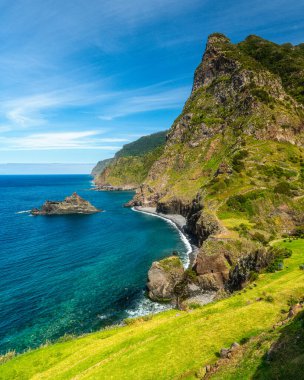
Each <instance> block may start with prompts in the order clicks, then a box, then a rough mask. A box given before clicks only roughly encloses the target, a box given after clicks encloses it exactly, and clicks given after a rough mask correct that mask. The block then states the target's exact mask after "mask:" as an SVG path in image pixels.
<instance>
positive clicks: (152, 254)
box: [0, 175, 187, 353]
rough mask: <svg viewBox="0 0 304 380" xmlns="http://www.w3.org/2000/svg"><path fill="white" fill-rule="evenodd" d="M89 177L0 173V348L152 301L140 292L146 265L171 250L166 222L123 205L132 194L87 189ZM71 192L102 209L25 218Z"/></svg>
mask: <svg viewBox="0 0 304 380" xmlns="http://www.w3.org/2000/svg"><path fill="white" fill-rule="evenodd" d="M90 187H91V177H89V176H84V175H70V176H0V199H1V203H0V273H1V276H0V352H1V353H3V352H6V351H7V350H13V349H15V350H17V351H22V350H25V349H27V348H28V347H37V346H39V345H41V344H42V343H44V342H46V341H47V340H55V339H57V338H58V337H60V336H62V335H64V334H65V333H68V334H81V333H85V332H89V331H94V330H97V329H99V328H102V327H104V326H106V325H111V324H113V323H119V322H120V321H121V320H122V319H124V318H126V317H129V316H135V315H140V314H144V313H147V312H149V311H155V310H157V309H158V308H159V307H160V306H157V305H155V304H153V303H152V302H150V301H148V300H147V299H146V298H145V296H144V291H145V283H146V277H147V271H148V269H149V267H150V265H151V263H152V262H153V261H154V260H158V259H161V258H163V257H165V256H168V255H169V254H170V253H171V252H172V251H173V250H177V251H178V252H180V254H181V256H184V257H185V255H186V250H187V249H186V247H185V245H184V243H183V242H182V241H181V239H180V235H179V233H178V231H177V230H176V229H175V228H174V227H173V226H172V225H170V224H168V223H167V222H166V221H164V220H162V219H159V218H155V217H153V216H149V215H145V214H142V213H138V212H133V211H132V210H130V209H126V208H123V207H122V205H123V203H125V202H126V201H128V200H129V199H130V198H131V197H132V195H133V193H132V192H95V191H89V188H90ZM73 191H77V193H78V194H79V195H81V196H83V197H84V198H85V199H87V200H89V201H90V202H91V203H92V204H94V205H95V206H96V207H98V208H102V209H103V210H105V211H104V212H102V213H99V214H94V215H64V216H63V215H60V216H49V217H43V216H37V217H33V216H30V215H29V213H28V212H27V211H28V210H30V209H31V208H33V207H37V206H40V205H42V203H43V202H44V201H45V200H47V199H49V200H61V199H63V198H64V197H66V196H67V195H70V194H71V193H72V192H73Z"/></svg>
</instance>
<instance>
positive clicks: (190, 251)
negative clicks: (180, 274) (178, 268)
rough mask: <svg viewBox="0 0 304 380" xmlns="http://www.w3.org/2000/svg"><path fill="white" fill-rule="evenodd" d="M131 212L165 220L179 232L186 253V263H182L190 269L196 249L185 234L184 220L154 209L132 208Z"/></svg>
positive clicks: (181, 217) (178, 215)
mask: <svg viewBox="0 0 304 380" xmlns="http://www.w3.org/2000/svg"><path fill="white" fill-rule="evenodd" d="M132 210H133V211H135V212H141V213H143V214H147V215H151V216H154V217H157V218H160V219H163V220H165V221H166V222H167V223H170V224H171V225H173V226H174V227H175V228H176V229H177V230H178V232H179V235H180V237H181V239H182V241H183V243H184V245H185V247H186V248H187V252H186V255H187V256H186V262H184V267H185V268H186V269H187V268H190V267H191V266H192V265H193V263H194V260H195V258H196V255H197V251H198V247H197V246H196V245H193V244H191V242H190V238H189V236H188V235H187V233H186V232H185V226H186V222H187V221H186V218H185V217H183V216H182V215H180V214H163V213H159V212H157V211H156V207H143V206H134V207H132Z"/></svg>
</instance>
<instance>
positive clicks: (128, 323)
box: [123, 318, 137, 326]
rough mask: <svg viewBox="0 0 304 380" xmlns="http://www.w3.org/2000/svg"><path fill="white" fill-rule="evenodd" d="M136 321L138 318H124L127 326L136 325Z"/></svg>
mask: <svg viewBox="0 0 304 380" xmlns="http://www.w3.org/2000/svg"><path fill="white" fill-rule="evenodd" d="M136 321H137V318H126V319H124V320H123V322H124V324H126V325H127V326H130V325H134V323H136Z"/></svg>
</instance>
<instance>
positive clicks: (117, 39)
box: [0, 0, 304, 174]
mask: <svg viewBox="0 0 304 380" xmlns="http://www.w3.org/2000/svg"><path fill="white" fill-rule="evenodd" d="M303 14H304V3H303V2H302V1H294V0H289V1H285V0H277V1H275V0H272V1H269V0H257V1H250V2H249V1H238V0H234V1H230V0H226V1H222V0H218V1H214V0H213V1H210V0H187V1H173V0H128V1H126V0H103V1H97V0H89V1H88V0H65V1H62V0H44V1H42V0H14V1H13V2H12V1H11V0H9V1H8V0H0V25H1V27H0V67H1V74H0V79H1V92H0V98H1V99H0V174H1V173H2V174H4V173H7V172H11V173H17V172H24V168H25V165H24V164H31V163H34V164H35V165H32V166H31V165H28V166H27V171H29V172H33V173H36V172H37V168H40V169H39V170H40V171H41V170H43V171H45V172H53V171H54V170H55V169H54V167H52V165H36V164H40V163H42V164H47V163H49V164H54V163H56V164H57V165H56V166H55V168H56V170H58V172H87V171H88V169H89V168H90V166H92V165H93V164H94V163H95V162H96V161H98V160H100V159H103V158H108V157H111V156H112V155H113V154H114V153H115V152H116V151H117V150H118V149H119V148H120V147H121V146H122V145H123V144H125V143H127V142H129V141H132V140H135V139H136V138H138V137H140V136H142V135H145V134H149V133H153V132H156V131H159V130H164V129H167V128H169V127H170V125H171V124H172V122H173V120H174V119H175V117H177V116H178V114H179V112H180V111H181V109H182V107H183V104H184V102H185V100H186V99H187V97H188V95H189V92H190V90H191V85H192V78H193V72H194V69H195V67H196V66H197V65H198V64H199V62H200V60H201V56H202V54H203V50H204V46H205V43H206V38H207V36H208V34H210V33H213V32H222V33H225V34H226V35H228V36H229V37H230V38H231V40H232V41H233V42H238V41H240V40H242V39H244V38H245V37H246V36H247V35H249V34H257V35H260V36H262V37H264V38H267V39H270V40H273V41H274V42H277V43H283V42H292V43H294V44H297V43H300V42H304V17H303ZM7 163H14V164H18V163H21V164H22V165H19V166H18V165H4V164H7ZM74 163H76V164H77V165H75V168H74V169H71V168H72V166H73V165H72V164H74ZM58 164H64V165H62V166H61V168H60V165H58ZM80 164H83V165H80ZM41 168H43V169H41Z"/></svg>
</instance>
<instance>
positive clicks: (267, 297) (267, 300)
mask: <svg viewBox="0 0 304 380" xmlns="http://www.w3.org/2000/svg"><path fill="white" fill-rule="evenodd" d="M265 301H266V302H270V303H273V302H274V298H273V297H272V296H270V295H268V296H266V297H265Z"/></svg>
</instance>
